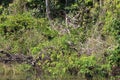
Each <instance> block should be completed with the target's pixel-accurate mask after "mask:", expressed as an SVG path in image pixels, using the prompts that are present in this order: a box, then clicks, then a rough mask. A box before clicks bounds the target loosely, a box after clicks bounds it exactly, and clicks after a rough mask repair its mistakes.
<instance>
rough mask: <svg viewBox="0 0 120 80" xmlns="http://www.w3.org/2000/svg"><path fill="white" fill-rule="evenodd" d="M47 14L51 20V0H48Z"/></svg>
mask: <svg viewBox="0 0 120 80" xmlns="http://www.w3.org/2000/svg"><path fill="white" fill-rule="evenodd" d="M45 2H46V15H47V18H48V19H49V20H52V18H51V15H50V14H51V12H50V0H46V1H45Z"/></svg>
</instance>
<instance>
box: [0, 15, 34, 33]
mask: <svg viewBox="0 0 120 80" xmlns="http://www.w3.org/2000/svg"><path fill="white" fill-rule="evenodd" d="M1 19H4V21H1V24H0V32H1V33H2V34H13V33H17V32H20V31H22V32H23V31H24V30H27V29H32V28H34V27H35V25H36V24H35V22H36V21H35V19H34V18H32V17H31V16H29V15H26V14H23V15H19V14H17V15H14V16H13V15H9V16H2V17H1Z"/></svg>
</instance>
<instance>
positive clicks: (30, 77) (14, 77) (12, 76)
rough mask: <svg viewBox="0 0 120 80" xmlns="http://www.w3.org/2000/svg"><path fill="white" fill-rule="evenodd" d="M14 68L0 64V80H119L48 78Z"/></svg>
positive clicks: (67, 76)
mask: <svg viewBox="0 0 120 80" xmlns="http://www.w3.org/2000/svg"><path fill="white" fill-rule="evenodd" d="M14 68H16V67H14V66H9V65H5V64H1V63H0V80H120V79H119V78H117V79H109V78H103V77H99V76H94V78H93V79H85V78H84V77H81V76H71V75H64V76H62V77H61V76H57V77H56V76H54V77H53V76H50V75H46V74H44V75H43V74H42V75H36V73H34V72H32V73H31V72H23V71H19V69H18V70H17V71H16V69H14Z"/></svg>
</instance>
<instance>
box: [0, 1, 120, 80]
mask: <svg viewBox="0 0 120 80" xmlns="http://www.w3.org/2000/svg"><path fill="white" fill-rule="evenodd" d="M0 50H3V51H5V52H7V53H9V54H14V55H18V54H22V55H24V56H32V58H33V62H34V65H31V64H27V63H21V64H19V65H18V64H17V65H16V64H14V66H15V67H14V69H15V71H16V73H17V71H27V70H31V71H32V72H34V71H35V72H36V73H40V74H49V75H52V76H53V77H56V76H59V77H64V75H76V76H79V75H81V76H82V77H85V78H86V79H88V78H89V79H90V80H91V79H92V78H94V79H95V77H102V78H110V79H111V80H113V79H114V78H117V79H119V78H120V1H119V0H50V1H49V0H0ZM1 57H2V54H0V58H1ZM36 66H37V69H33V67H36ZM18 67H19V68H18ZM89 79H88V80H89Z"/></svg>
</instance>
